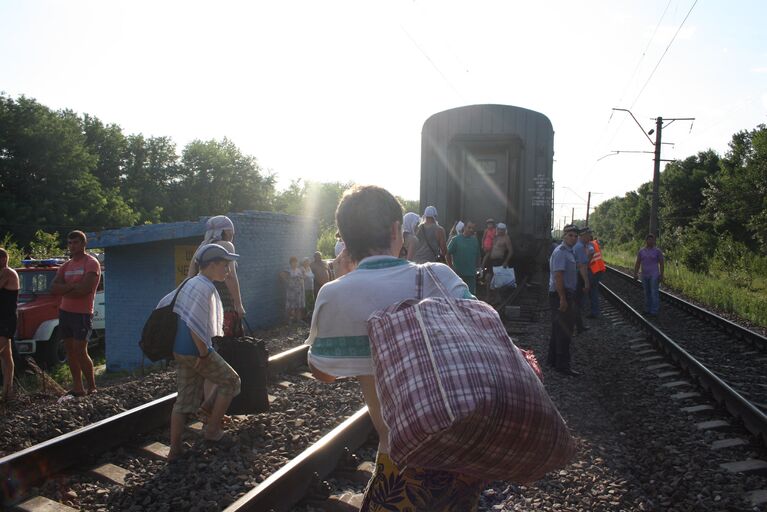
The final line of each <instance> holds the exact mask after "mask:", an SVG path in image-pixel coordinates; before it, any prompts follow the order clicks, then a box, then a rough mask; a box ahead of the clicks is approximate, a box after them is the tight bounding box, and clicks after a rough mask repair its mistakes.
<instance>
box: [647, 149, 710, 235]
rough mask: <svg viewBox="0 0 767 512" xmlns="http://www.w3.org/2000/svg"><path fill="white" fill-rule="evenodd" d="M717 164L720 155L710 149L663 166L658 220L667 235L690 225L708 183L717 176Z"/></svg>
mask: <svg viewBox="0 0 767 512" xmlns="http://www.w3.org/2000/svg"><path fill="white" fill-rule="evenodd" d="M719 165H720V158H719V155H717V154H716V152H714V151H713V150H711V149H709V150H707V151H701V152H700V153H698V154H697V155H696V156H690V157H687V158H686V159H684V160H681V161H676V162H672V163H670V164H668V165H667V166H666V169H665V170H664V171H663V173H662V174H661V176H660V194H661V208H660V219H661V225H662V226H663V229H664V231H665V232H666V233H668V232H676V231H678V230H679V229H681V228H685V227H688V226H690V225H691V224H693V222H694V220H695V219H696V218H697V217H698V214H699V213H700V210H701V208H702V206H703V200H704V195H703V191H704V189H705V188H706V186H707V181H708V180H709V179H711V178H712V177H714V176H716V175H717V174H718V172H719Z"/></svg>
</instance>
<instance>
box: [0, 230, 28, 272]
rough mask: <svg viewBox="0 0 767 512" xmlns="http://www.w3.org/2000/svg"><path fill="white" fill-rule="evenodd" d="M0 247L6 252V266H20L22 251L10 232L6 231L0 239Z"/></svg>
mask: <svg viewBox="0 0 767 512" xmlns="http://www.w3.org/2000/svg"><path fill="white" fill-rule="evenodd" d="M0 247H2V248H3V249H5V250H6V252H8V266H9V267H11V268H14V267H20V266H21V260H22V259H24V251H22V250H21V249H20V248H19V246H18V245H17V244H16V242H15V241H14V240H13V237H12V236H11V234H10V233H6V234H5V236H3V239H2V240H0Z"/></svg>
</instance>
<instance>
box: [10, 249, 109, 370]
mask: <svg viewBox="0 0 767 512" xmlns="http://www.w3.org/2000/svg"><path fill="white" fill-rule="evenodd" d="M65 261H66V260H64V259H62V258H51V259H46V260H24V261H23V264H24V267H23V268H18V269H16V272H18V274H19V285H20V287H19V304H18V308H17V313H16V315H17V325H16V336H14V343H15V345H16V350H17V352H18V353H19V355H21V356H26V355H34V356H35V359H37V360H38V361H39V362H40V363H42V364H43V365H45V366H47V367H48V368H52V367H53V366H55V365H57V364H59V363H63V362H64V361H66V354H65V352H64V343H63V340H62V339H61V336H60V335H59V329H58V326H59V297H58V296H56V295H53V294H51V291H50V290H51V284H52V283H53V279H54V278H55V277H56V271H57V270H58V268H59V266H61V264H62V263H64V262H65ZM103 338H104V280H103V273H102V279H101V281H100V282H99V286H98V289H97V291H96V299H95V304H94V313H93V332H92V334H91V338H90V339H89V340H88V341H89V343H93V342H95V341H97V340H103Z"/></svg>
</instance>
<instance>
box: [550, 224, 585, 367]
mask: <svg viewBox="0 0 767 512" xmlns="http://www.w3.org/2000/svg"><path fill="white" fill-rule="evenodd" d="M562 233H563V234H562V244H561V245H560V246H559V247H557V248H556V249H555V250H554V252H553V253H551V258H550V259H549V268H550V273H549V306H550V308H551V341H550V343H549V353H548V358H547V360H548V363H549V365H550V366H552V367H554V369H555V370H557V371H558V372H560V373H563V374H565V375H570V376H572V377H575V376H578V375H579V373H578V372H576V371H574V370H573V369H572V368H571V367H570V342H571V341H572V336H573V328H574V327H575V288H576V286H577V283H578V267H577V264H576V262H575V255H574V254H573V247H574V246H575V242H576V241H577V240H578V226H575V225H573V224H569V225H567V226H565V227H564V229H563V231H562Z"/></svg>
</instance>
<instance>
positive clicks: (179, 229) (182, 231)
mask: <svg viewBox="0 0 767 512" xmlns="http://www.w3.org/2000/svg"><path fill="white" fill-rule="evenodd" d="M204 234H205V219H201V220H199V221H185V222H166V223H162V224H145V225H143V226H132V227H129V228H119V229H107V230H105V231H99V232H98V233H88V248H91V249H99V248H105V247H116V246H120V245H134V244H146V243H150V242H159V241H162V240H175V239H178V238H190V237H202V236H203V235H204Z"/></svg>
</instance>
